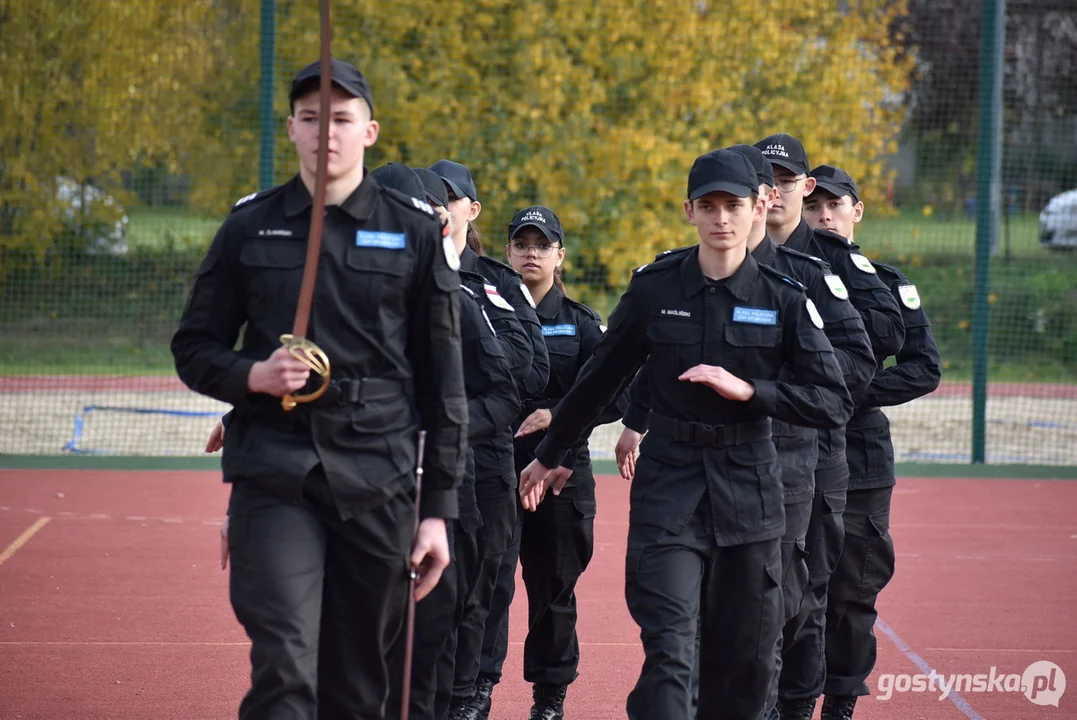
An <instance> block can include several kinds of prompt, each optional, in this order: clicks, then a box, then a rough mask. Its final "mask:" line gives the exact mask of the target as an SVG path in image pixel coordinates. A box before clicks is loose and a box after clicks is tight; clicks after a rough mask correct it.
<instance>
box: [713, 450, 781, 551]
mask: <svg viewBox="0 0 1077 720" xmlns="http://www.w3.org/2000/svg"><path fill="white" fill-rule="evenodd" d="M727 457H728V459H729V472H728V481H729V483H730V493H731V495H732V497H733V503H734V505H735V506H736V518H737V524H738V525H739V526H740V528H741V529H742V530H745V531H747V532H756V531H759V530H762V529H763V528H765V527H768V526H770V525H772V524H774V523H776V522H778V521H779V520H781V519H782V518H784V517H785V510H784V507H783V493H782V484H781V469H780V468H779V466H778V462H777V453H776V452H775V450H774V444H773V443H772V442H771V441H770V440H761V441H758V442H754V443H750V444H748V445H739V446H736V447H733V448H730V450H729V452H728V453H727Z"/></svg>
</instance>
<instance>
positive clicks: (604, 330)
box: [598, 325, 607, 332]
mask: <svg viewBox="0 0 1077 720" xmlns="http://www.w3.org/2000/svg"><path fill="white" fill-rule="evenodd" d="M598 329H599V330H601V331H602V332H606V330H607V327H606V326H605V325H599V326H598Z"/></svg>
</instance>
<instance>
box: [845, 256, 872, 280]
mask: <svg viewBox="0 0 1077 720" xmlns="http://www.w3.org/2000/svg"><path fill="white" fill-rule="evenodd" d="M849 257H851V258H852V259H853V265H856V268H857V270H860V271H861V272H866V273H871V274H872V275H874V274H875V266H874V265H872V264H871V260H868V259H867V258H866V257H864V256H863V255H861V254H860V253H853V254H852V255H850V256H849Z"/></svg>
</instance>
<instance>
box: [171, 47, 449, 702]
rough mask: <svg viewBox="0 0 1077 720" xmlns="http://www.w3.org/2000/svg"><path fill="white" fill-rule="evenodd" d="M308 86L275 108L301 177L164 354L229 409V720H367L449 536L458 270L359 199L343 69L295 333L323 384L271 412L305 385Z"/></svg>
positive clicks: (349, 76) (203, 287) (232, 237)
mask: <svg viewBox="0 0 1077 720" xmlns="http://www.w3.org/2000/svg"><path fill="white" fill-rule="evenodd" d="M319 68H320V65H319V63H317V62H316V63H313V64H311V65H309V66H307V67H306V68H304V69H303V70H302V71H300V72H299V73H298V74H297V75H296V77H295V79H294V81H293V83H292V89H291V93H290V102H291V108H292V114H291V115H290V116H289V118H288V134H289V137H290V138H291V140H292V141H293V142H294V143H295V145H296V149H297V151H298V159H299V173H298V175H297V176H296V177H294V178H292V179H291V180H290V181H289V182H287V183H285V184H284V185H282V186H279V187H276V188H273V189H271V190H267V191H265V192H262V193H257V194H255V195H252V196H249V197H247V198H244V199H243V200H241V201H240V202H238V203H237V204H236V207H235V208H234V209H233V211H232V213H231V215H230V216H229V217H228V219H227V220H226V221H225V222H224V224H223V225H222V226H221V229H220V230H219V231H218V232H217V236H216V237H215V238H214V241H213V244H212V245H211V246H210V249H209V251H208V253H207V255H206V257H205V259H204V260H203V262H202V264H201V266H200V267H199V268H198V271H197V273H196V275H195V278H194V285H193V287H192V289H191V294H190V297H189V298H188V300H187V304H186V307H185V308H184V311H183V316H182V319H181V320H180V326H179V329H178V330H177V331H176V334H175V336H174V337H173V340H172V353H173V355H174V357H175V362H176V369H177V371H178V373H179V376H180V378H181V379H182V380H183V381H184V382H185V383H186V384H187V385H188V386H189V387H190V388H192V389H193V390H195V391H197V392H200V393H203V394H205V395H208V396H210V397H214V398H217V399H218V400H221V401H223V402H227V403H231V404H232V406H233V410H232V413H231V418H230V422H229V424H228V433H227V435H226V437H225V439H224V456H223V461H222V468H223V471H224V479H225V481H226V482H229V483H232V493H231V499H230V501H229V508H228V514H229V518H230V524H229V530H228V545H229V547H228V550H229V554H230V556H231V576H230V594H231V600H232V607H233V609H234V610H235V613H236V617H237V618H238V620H239V621H240V623H241V624H242V625H243V626H244V628H245V630H246V631H247V634H248V636H249V637H250V639H251V643H252V649H251V663H252V672H251V688H250V690H249V691H248V692H247V695H246V697H245V698H244V699H243V701H242V703H241V705H240V712H239V714H240V717H241V718H266V717H304V718H313V717H316V716H317V717H356V718H360V717H361V718H382V717H383V707H384V703H385V699H386V695H387V688H388V677H387V666H386V657H387V656H388V654H389V646H390V644H391V643H392V641H393V640H394V638H395V637H396V635H397V633H398V632H399V630H400V626H401V620H402V618H403V615H404V609H405V607H406V602H405V601H406V597H407V592H408V567H409V565H414V566H417V567H418V568H419V570H420V573H421V577H422V580H421V582H420V585H419V588H418V592H417V596H418V597H419V598H422V597H425V595H426V594H427V593H428V592H429V591H430V590H431V589H432V588H433V587H434V586H435V585H436V584H437V581H438V579H439V578H440V575H441V571H442V569H443V568H444V567H445V565H446V564H447V563H448V546H447V537H446V528H445V519H446V518H453V517H455V516H456V514H457V486H458V485H459V483H460V479H461V477H462V475H463V471H464V461H465V442H466V436H467V401H466V398H465V396H464V380H463V372H462V367H461V349H460V321H459V315H460V310H459V299H458V298H459V287H458V286H459V276H458V275H457V273H456V269H455V268H456V267H457V265H458V258H457V256H456V253H455V251H454V250H453V246H452V244H451V242H448V241H447V240H446V239H445V238H443V233H442V226H441V224H440V223H439V222H438V221H437V219H436V217H435V216H434V213H433V211H432V210H431V209H430V208H429V206H428V205H427V204H426V203H425V202H423V201H422V200H419V199H415V198H410V197H407V196H404V195H401V194H399V193H397V192H395V191H392V190H386V189H384V188H382V187H380V186H379V185H378V184H377V183H376V182H364V181H363V177H364V170H363V152H364V148H366V147H369V146H370V145H372V144H373V143H374V141H375V140H376V139H377V134H378V125H377V123H376V122H375V121H373V120H372V119H371V117H372V104H371V99H370V89H369V86H368V85H367V83H366V80H365V79H364V78H363V76H362V75H361V74H360V73H359V71H358V70H357V69H355V67H353V66H351V65H349V64H347V63H344V62H341V61H339V60H334V61H333V64H332V75H333V84H334V87H333V96H332V106H331V112H332V117H331V119H330V136H329V138H328V142H329V148H330V150H331V152H330V155H329V166H328V184H327V188H326V204H327V207H326V214H325V228H324V235H325V237H324V242H323V246H322V251H321V259H320V263H319V266H318V277H319V281H318V284H317V287H316V288H315V292H314V304H313V312H312V315H311V319H310V330H309V333H308V337H309V338H310V340H312V341H313V342H316V343H317V344H318V345H319V346H320V347H321V348H322V349H323V350H324V351H325V353H326V354H327V356H328V357H329V360H330V363H331V364H332V377H333V384H332V386H331V388H330V390H329V391H328V392H327V393H326V394H325V395H324V396H323V397H322V398H320V399H319V400H317V401H315V402H312V403H309V404H305V403H304V404H300V405H298V406H297V407H296V408H295V409H294V410H292V411H291V412H285V411H284V410H283V409H282V408H281V400H280V398H281V397H282V396H283V395H284V394H286V393H288V392H295V391H298V390H300V389H301V388H303V387H304V386H305V385H306V384H307V382H308V376H309V370H308V369H307V367H306V366H305V365H303V364H301V363H299V362H298V361H297V360H296V359H294V358H293V357H291V355H290V354H289V352H288V350H287V349H285V348H284V347H282V346H281V344H280V340H279V338H280V336H281V335H282V334H284V333H289V332H290V331H291V328H292V323H293V319H294V315H295V309H296V305H297V301H298V296H299V287H300V280H301V276H302V274H303V262H304V257H305V253H306V239H307V233H308V230H309V227H310V210H311V189H312V188H313V186H314V175H315V168H316V165H317V148H318V144H319V137H318V136H319V132H318V109H319V99H318V93H317V92H316V91H317V88H318V83H319V79H318V78H319ZM244 324H245V325H246V328H245V330H244V333H243V340H242V346H241V349H240V350H238V351H236V350H234V349H233V348H234V347H235V344H236V340H237V338H238V336H239V332H240V329H241V328H243V326H244ZM420 428H422V429H425V430H426V431H427V433H428V440H427V446H426V453H425V456H424V458H423V462H424V470H425V473H424V482H423V488H422V491H423V492H422V498H421V503H422V518H423V519H422V522H421V524H420V528H419V534H418V538H417V542H416V547H415V550H414V552H413V551H412V540H413V534H412V528H413V523H414V514H415V498H414V490H415V466H416V459H417V458H416V450H417V448H416V441H417V435H418V431H419V429H420ZM357 637H361V638H363V642H355V638H357Z"/></svg>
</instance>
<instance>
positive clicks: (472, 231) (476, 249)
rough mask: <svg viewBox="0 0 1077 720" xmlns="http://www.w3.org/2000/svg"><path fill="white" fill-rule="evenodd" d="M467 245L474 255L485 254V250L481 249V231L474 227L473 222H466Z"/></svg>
mask: <svg viewBox="0 0 1077 720" xmlns="http://www.w3.org/2000/svg"><path fill="white" fill-rule="evenodd" d="M467 246H468V247H469V248H471V251H472V252H473V253H475V254H476V255H485V254H486V251H485V250H483V249H482V233H480V232H479V229H478V228H477V227H475V223H473V222H469V223H468V224H467Z"/></svg>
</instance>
